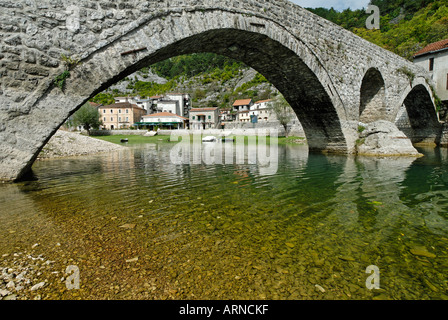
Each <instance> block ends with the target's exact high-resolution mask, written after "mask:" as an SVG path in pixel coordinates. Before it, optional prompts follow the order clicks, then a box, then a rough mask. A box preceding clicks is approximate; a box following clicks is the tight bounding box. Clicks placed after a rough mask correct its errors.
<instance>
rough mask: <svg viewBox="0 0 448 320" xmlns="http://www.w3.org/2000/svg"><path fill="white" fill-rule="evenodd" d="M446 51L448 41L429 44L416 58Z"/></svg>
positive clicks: (415, 55)
mask: <svg viewBox="0 0 448 320" xmlns="http://www.w3.org/2000/svg"><path fill="white" fill-rule="evenodd" d="M444 49H448V39H445V40H442V41H437V42H434V43H431V44H428V45H427V46H426V47H424V48H423V49H422V50H420V51H418V52H417V53H416V54H414V57H417V56H421V55H424V54H427V53H432V52H436V51H440V50H444Z"/></svg>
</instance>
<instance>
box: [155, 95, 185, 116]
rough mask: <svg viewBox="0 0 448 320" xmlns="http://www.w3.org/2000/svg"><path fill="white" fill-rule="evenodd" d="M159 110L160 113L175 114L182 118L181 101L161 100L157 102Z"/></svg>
mask: <svg viewBox="0 0 448 320" xmlns="http://www.w3.org/2000/svg"><path fill="white" fill-rule="evenodd" d="M157 110H158V111H159V112H169V113H174V114H177V115H178V116H181V117H182V112H181V110H180V106H179V101H176V100H165V99H163V100H159V102H157Z"/></svg>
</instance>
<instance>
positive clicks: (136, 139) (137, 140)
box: [92, 135, 306, 145]
mask: <svg viewBox="0 0 448 320" xmlns="http://www.w3.org/2000/svg"><path fill="white" fill-rule="evenodd" d="M92 138H96V139H100V140H104V141H109V142H112V143H116V144H121V145H123V143H121V142H120V140H121V139H128V141H129V142H128V143H127V144H128V145H133V144H142V143H173V144H174V143H177V141H176V142H170V136H155V137H144V136H127V135H117V136H92ZM179 141H180V138H179ZM245 142H246V144H247V143H248V137H245ZM267 142H268V143H269V142H270V137H267ZM305 143H306V141H305V139H304V138H301V137H288V138H286V137H279V138H278V144H279V145H285V144H305Z"/></svg>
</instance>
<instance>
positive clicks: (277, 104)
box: [269, 94, 293, 136]
mask: <svg viewBox="0 0 448 320" xmlns="http://www.w3.org/2000/svg"><path fill="white" fill-rule="evenodd" d="M269 105H270V106H269V109H270V111H271V112H273V113H274V114H275V116H276V117H277V120H278V121H279V122H280V124H281V125H282V126H283V128H285V136H288V123H289V122H290V121H291V120H292V119H293V114H292V112H293V111H292V108H291V106H290V105H289V103H288V101H286V99H285V97H284V96H283V95H281V94H280V95H278V96H277V97H276V98H275V99H274V101H273V102H272V103H270V104H269Z"/></svg>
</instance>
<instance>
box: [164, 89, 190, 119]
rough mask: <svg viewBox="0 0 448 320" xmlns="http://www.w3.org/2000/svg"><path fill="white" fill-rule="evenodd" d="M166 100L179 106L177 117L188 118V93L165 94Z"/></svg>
mask: <svg viewBox="0 0 448 320" xmlns="http://www.w3.org/2000/svg"><path fill="white" fill-rule="evenodd" d="M164 98H165V99H166V100H170V101H177V102H178V104H179V113H177V114H178V115H180V116H182V117H186V118H188V116H189V114H188V113H189V111H190V109H191V97H190V95H189V94H188V93H166V94H165V97H164Z"/></svg>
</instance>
